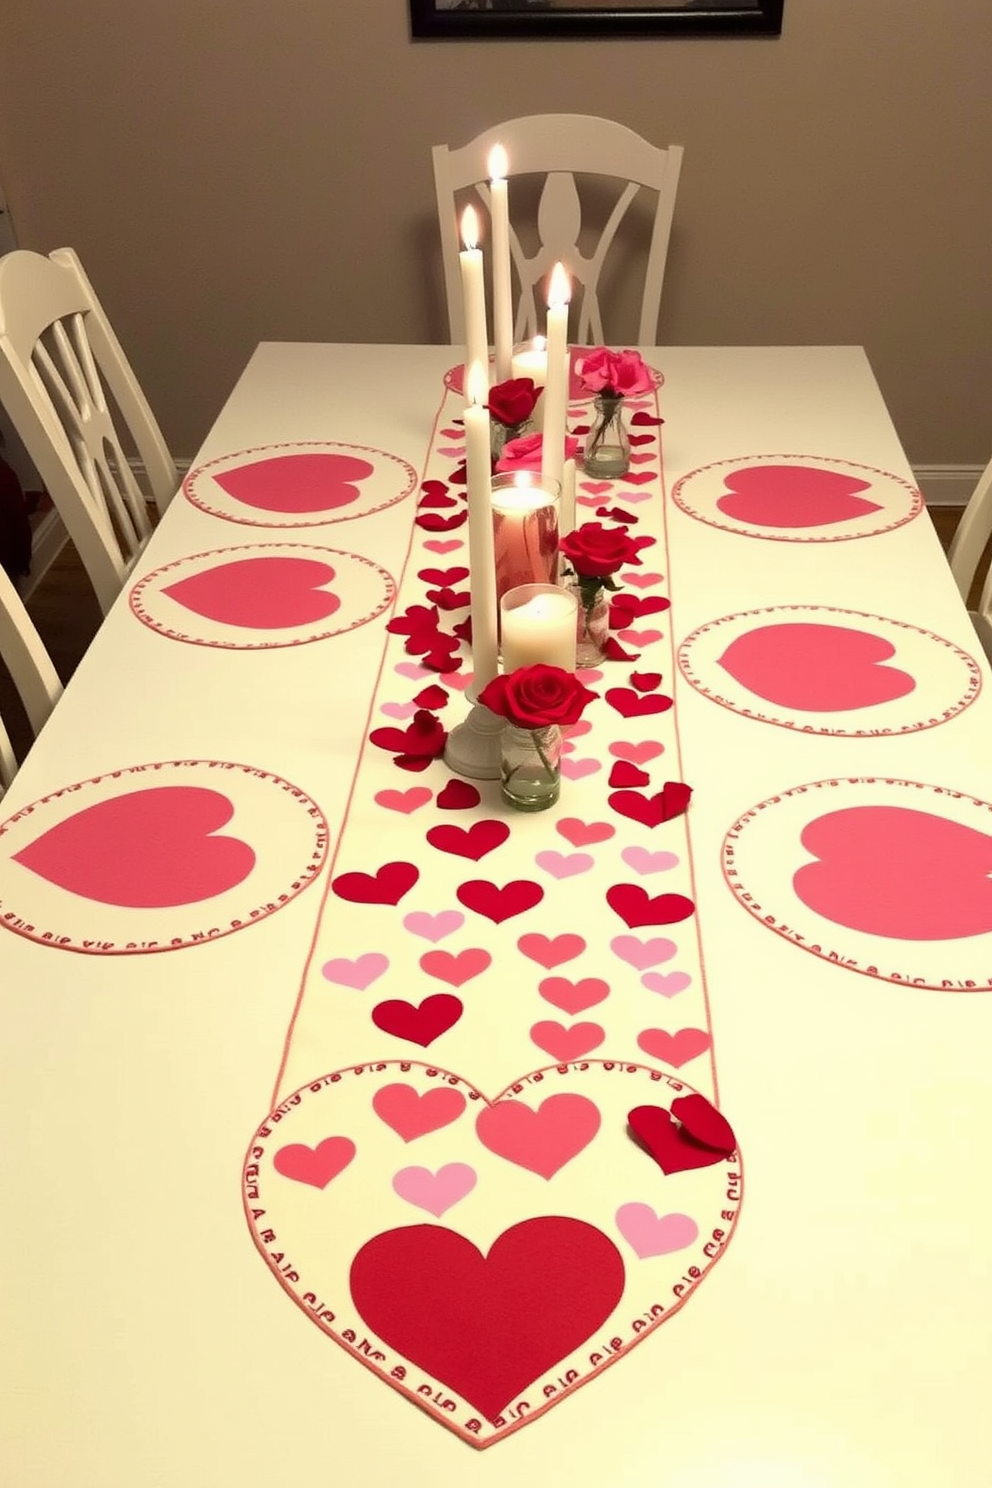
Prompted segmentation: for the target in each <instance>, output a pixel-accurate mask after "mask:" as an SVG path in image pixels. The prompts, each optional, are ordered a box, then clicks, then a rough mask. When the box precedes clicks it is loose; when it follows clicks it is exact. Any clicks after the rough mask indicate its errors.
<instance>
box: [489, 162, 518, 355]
mask: <svg viewBox="0 0 992 1488" xmlns="http://www.w3.org/2000/svg"><path fill="white" fill-rule="evenodd" d="M486 169H487V170H488V172H489V198H490V206H489V214H490V218H491V220H492V225H493V338H494V342H495V347H496V381H497V382H505V381H506V380H507V378H508V377H509V376H510V365H511V358H512V355H513V305H512V303H511V301H510V208H509V203H508V200H507V181H506V173H507V170H508V169H509V162H508V161H507V158H506V151H505V150H504V149H503V146H502V145H493V147H492V149H491V150H490V152H489V161H488V164H487V166H486Z"/></svg>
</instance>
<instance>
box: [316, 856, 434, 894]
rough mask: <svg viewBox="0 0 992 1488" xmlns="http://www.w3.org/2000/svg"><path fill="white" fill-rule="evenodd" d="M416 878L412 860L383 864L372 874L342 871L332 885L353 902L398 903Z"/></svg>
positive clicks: (418, 873) (418, 872)
mask: <svg viewBox="0 0 992 1488" xmlns="http://www.w3.org/2000/svg"><path fill="white" fill-rule="evenodd" d="M419 877H420V870H419V869H417V868H415V867H414V865H413V864H412V863H383V865H382V867H381V868H377V869H376V871H375V873H341V874H339V875H338V877H337V878H335V879H333V880H332V882H331V888H332V889H333V890H334V892H335V894H337V896H338V898H339V899H347V900H349V902H351V903H353V904H399V902H400V900H401V899H402V898H403V895H404V894H407V893H409V891H410V890H411V889H412V888H413V886H414V884H415V883H416V882H417V879H418V878H419Z"/></svg>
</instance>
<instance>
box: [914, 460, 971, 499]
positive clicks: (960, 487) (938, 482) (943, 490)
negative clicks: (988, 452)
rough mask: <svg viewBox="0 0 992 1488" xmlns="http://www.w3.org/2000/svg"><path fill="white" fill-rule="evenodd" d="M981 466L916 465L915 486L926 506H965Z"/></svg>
mask: <svg viewBox="0 0 992 1488" xmlns="http://www.w3.org/2000/svg"><path fill="white" fill-rule="evenodd" d="M983 468H984V467H983V466H981V465H917V466H916V468H915V469H914V471H913V475H914V478H915V480H916V484H917V485H918V486H919V488H920V490H921V491H922V492H923V499H924V501H925V502H926V504H927V506H967V505H968V497H969V496H970V495H971V493H972V491H973V490H974V489H975V487H976V485H977V484H978V477H979V476H980V475H981V473H982V470H983Z"/></svg>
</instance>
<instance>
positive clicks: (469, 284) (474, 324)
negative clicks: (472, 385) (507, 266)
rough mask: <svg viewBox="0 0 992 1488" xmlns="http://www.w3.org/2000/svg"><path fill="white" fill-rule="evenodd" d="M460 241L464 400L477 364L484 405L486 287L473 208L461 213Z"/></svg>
mask: <svg viewBox="0 0 992 1488" xmlns="http://www.w3.org/2000/svg"><path fill="white" fill-rule="evenodd" d="M462 242H463V243H464V244H465V247H464V249H463V250H462V252H461V253H460V254H459V255H458V258H459V262H460V265H461V271H462V300H463V303H464V306H465V382H464V386H465V401H466V403H467V402H468V401H469V393H468V374H469V369H470V368H471V367H472V366H474V365H475V364H478V365H479V367H480V368H481V370H482V376H483V378H484V379H485V381H484V383H483V385H482V398H481V400H480V401H482V402H485V397H486V393H487V392H488V389H489V331H488V328H487V326H486V286H485V280H484V278H483V270H482V250H481V249H480V248H479V246H478V243H479V215H478V213H477V212H476V210H475V208H474V207H466V208H465V211H464V212H463V213H462Z"/></svg>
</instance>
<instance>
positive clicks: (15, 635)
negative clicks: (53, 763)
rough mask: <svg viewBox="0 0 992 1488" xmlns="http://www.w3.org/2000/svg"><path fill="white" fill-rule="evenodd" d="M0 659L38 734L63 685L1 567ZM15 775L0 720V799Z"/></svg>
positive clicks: (15, 763) (12, 754)
mask: <svg viewBox="0 0 992 1488" xmlns="http://www.w3.org/2000/svg"><path fill="white" fill-rule="evenodd" d="M0 656H2V657H3V661H4V665H5V666H6V668H7V670H8V672H9V673H10V675H11V678H12V680H13V683H14V686H15V687H16V688H17V691H18V693H19V694H20V698H21V702H22V703H23V704H24V711H25V713H26V714H27V716H28V722H29V723H30V725H31V727H32V729H33V730H34V732H35V733H36V734H37V733H38V732H39V731H40V730H41V727H42V725H43V724H44V723H45V721H46V719H47V718H48V715H49V713H51V711H52V709H53V708H54V707H55V704H56V703H57V702H58V700H59V698H60V697H61V696H62V683H61V682H60V681H59V679H58V674H57V673H56V671H55V668H54V666H53V665H52V660H51V657H50V656H49V654H48V652H47V651H46V650H45V647H44V644H43V643H42V639H41V637H40V635H39V634H38V632H37V631H36V630H35V628H34V625H33V623H32V621H31V617H30V616H29V615H28V612H27V610H26V609H25V608H24V604H23V602H22V600H21V597H20V595H19V594H18V592H17V590H16V589H15V588H14V586H13V584H12V583H11V582H10V579H9V578H8V577H7V575H6V574H5V573H4V571H3V569H2V568H0ZM16 773H17V760H16V758H15V756H14V751H13V748H12V747H11V743H10V738H9V736H8V734H7V730H6V728H5V727H4V724H3V719H2V718H0V796H2V795H3V793H4V791H5V790H6V789H7V787H8V786H9V785H10V782H11V781H12V780H13V778H14V776H15V775H16Z"/></svg>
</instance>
